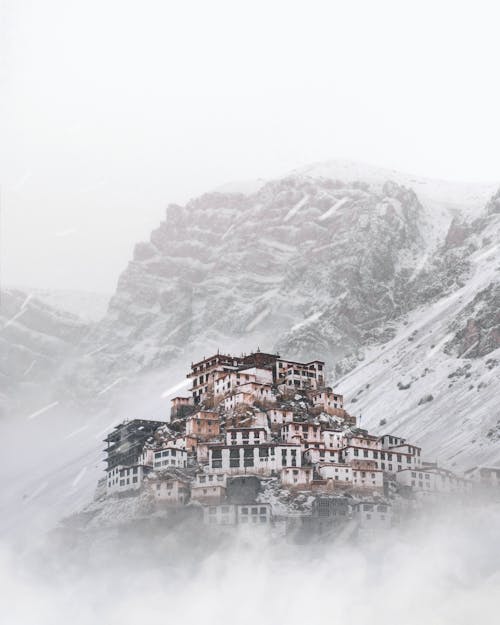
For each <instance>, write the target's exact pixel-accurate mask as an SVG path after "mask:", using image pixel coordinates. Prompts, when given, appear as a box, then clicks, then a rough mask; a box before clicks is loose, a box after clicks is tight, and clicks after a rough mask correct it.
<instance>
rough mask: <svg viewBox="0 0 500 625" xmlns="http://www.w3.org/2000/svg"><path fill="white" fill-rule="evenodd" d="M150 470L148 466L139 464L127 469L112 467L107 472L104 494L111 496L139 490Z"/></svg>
mask: <svg viewBox="0 0 500 625" xmlns="http://www.w3.org/2000/svg"><path fill="white" fill-rule="evenodd" d="M151 470H152V469H151V467H150V466H146V465H141V464H137V465H132V466H129V467H123V466H117V467H114V468H113V469H111V470H110V471H108V472H107V479H106V494H107V495H112V494H114V493H123V492H126V491H132V490H139V489H140V488H141V486H142V484H143V482H144V478H145V477H146V476H147V475H148V474H149V473H150V472H151Z"/></svg>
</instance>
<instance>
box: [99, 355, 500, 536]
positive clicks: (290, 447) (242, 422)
mask: <svg viewBox="0 0 500 625" xmlns="http://www.w3.org/2000/svg"><path fill="white" fill-rule="evenodd" d="M187 377H188V378H189V379H190V380H191V388H190V389H189V391H190V395H189V396H188V397H175V398H174V399H173V400H172V407H171V416H170V423H166V422H160V421H144V420H133V421H127V422H124V423H122V424H121V425H119V426H118V427H116V428H115V429H114V431H113V432H112V433H111V434H110V435H109V436H108V437H107V438H106V442H107V444H108V447H107V449H106V453H107V479H106V493H107V494H108V495H113V494H115V493H124V492H127V491H128V492H132V493H133V492H134V491H136V490H139V489H142V490H145V491H147V492H149V493H150V494H151V496H152V497H153V498H154V499H155V500H156V501H157V502H158V503H165V504H167V505H176V506H185V505H186V504H187V503H189V502H191V503H193V502H197V505H200V504H201V505H202V506H203V508H204V510H203V515H204V519H205V521H206V522H207V523H218V524H237V523H238V524H239V523H269V522H270V521H271V519H272V518H273V509H272V506H271V505H270V504H269V503H265V502H263V498H262V497H259V492H262V490H263V488H264V490H265V486H266V485H267V484H269V483H271V482H274V483H275V484H276V482H277V481H279V486H280V487H281V488H282V489H285V490H288V491H289V492H291V493H292V494H293V493H295V492H298V491H300V492H303V491H307V492H310V493H311V494H312V495H314V497H315V498H316V499H315V501H316V502H319V503H317V505H315V506H313V508H312V510H311V515H314V514H315V513H317V515H318V516H319V517H321V514H325V512H324V511H325V510H333V511H334V513H335V514H337V513H338V510H339V509H340V508H342V506H340V508H339V506H337V504H335V505H333V504H331V503H328V501H330V502H332V501H334V500H335V498H336V497H338V496H343V495H345V494H349V495H350V496H351V498H352V501H353V504H352V506H351V515H352V516H353V518H355V517H357V518H359V519H360V520H362V521H363V523H366V522H367V519H368V520H369V519H371V518H374V519H377V522H378V523H381V524H382V525H384V524H387V523H388V522H390V508H391V506H390V504H389V502H388V501H387V500H384V497H386V498H387V496H389V495H390V493H391V492H395V491H396V490H398V489H399V490H400V491H402V492H406V493H408V492H415V493H421V494H422V495H425V494H427V495H431V494H432V493H456V492H462V491H466V490H468V489H469V488H470V484H471V482H470V480H465V479H461V478H459V477H457V476H455V475H453V474H452V473H451V472H449V471H445V470H443V469H440V468H438V467H437V466H433V465H430V464H428V463H425V462H423V460H422V457H421V449H420V447H418V446H417V445H414V444H410V443H408V442H407V441H406V440H405V439H403V438H400V437H398V436H393V435H391V434H387V435H383V436H374V435H371V434H369V433H368V432H367V431H366V430H362V429H359V428H357V427H356V419H355V417H353V416H351V415H349V414H348V413H347V411H346V410H345V408H344V398H343V396H342V395H341V394H340V393H338V392H336V391H334V390H333V389H332V388H330V387H328V386H326V378H325V365H324V363H323V362H321V361H319V360H314V361H311V362H307V363H302V362H295V361H291V360H285V359H283V358H281V357H280V356H279V355H278V354H267V353H263V352H260V351H257V352H255V353H252V354H249V355H242V356H239V357H238V356H231V355H223V354H219V353H217V354H215V355H213V356H211V357H210V358H204V359H203V360H201V361H199V362H196V363H192V366H191V371H190V372H189V373H188V375H187ZM481 477H482V475H481ZM495 479H497V477H496V475H495ZM342 498H343V500H345V497H342ZM259 499H260V502H259ZM322 501H323V504H321V502H322ZM325 501H326V502H327V503H326V504H325ZM363 501H364V503H363ZM315 511H316V512H315ZM322 511H323V512H322ZM373 511H375V513H374V514H372V513H373ZM332 514H333V513H332Z"/></svg>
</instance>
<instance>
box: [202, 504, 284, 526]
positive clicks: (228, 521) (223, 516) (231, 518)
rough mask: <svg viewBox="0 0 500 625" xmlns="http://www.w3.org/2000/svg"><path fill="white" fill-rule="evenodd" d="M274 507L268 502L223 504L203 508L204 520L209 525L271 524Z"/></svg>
mask: <svg viewBox="0 0 500 625" xmlns="http://www.w3.org/2000/svg"><path fill="white" fill-rule="evenodd" d="M272 519H273V516H272V509H271V506H270V505H269V504H267V503H258V504H221V505H218V506H206V507H204V508H203V521H204V522H205V523H206V524H207V525H269V524H270V523H271V522H272Z"/></svg>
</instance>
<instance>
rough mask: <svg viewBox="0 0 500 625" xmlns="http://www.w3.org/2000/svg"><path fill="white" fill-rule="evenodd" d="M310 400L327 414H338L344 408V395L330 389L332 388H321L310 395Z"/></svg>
mask: <svg viewBox="0 0 500 625" xmlns="http://www.w3.org/2000/svg"><path fill="white" fill-rule="evenodd" d="M311 400H312V403H313V405H314V406H315V407H316V408H321V410H323V412H326V413H327V414H332V415H336V414H340V412H339V411H341V410H343V408H344V396H343V395H340V393H336V392H334V391H332V389H322V390H318V391H317V392H315V393H313V394H312V395H311Z"/></svg>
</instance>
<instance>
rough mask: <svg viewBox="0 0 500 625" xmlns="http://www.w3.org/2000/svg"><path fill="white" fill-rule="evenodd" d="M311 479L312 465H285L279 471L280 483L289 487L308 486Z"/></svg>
mask: <svg viewBox="0 0 500 625" xmlns="http://www.w3.org/2000/svg"><path fill="white" fill-rule="evenodd" d="M312 479H313V468H312V467H286V468H285V469H281V472H280V481H281V483H282V484H283V486H288V487H289V488H308V487H310V485H311V482H312Z"/></svg>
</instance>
